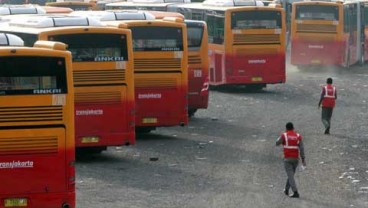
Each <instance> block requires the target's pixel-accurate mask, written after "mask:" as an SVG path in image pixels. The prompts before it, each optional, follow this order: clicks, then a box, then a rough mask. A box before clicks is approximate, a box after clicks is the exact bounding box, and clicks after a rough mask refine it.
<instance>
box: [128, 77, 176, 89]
mask: <svg viewBox="0 0 368 208" xmlns="http://www.w3.org/2000/svg"><path fill="white" fill-rule="evenodd" d="M135 87H136V88H137V89H152V88H154V89H177V87H178V83H177V79H175V78H135Z"/></svg>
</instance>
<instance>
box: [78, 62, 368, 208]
mask: <svg viewBox="0 0 368 208" xmlns="http://www.w3.org/2000/svg"><path fill="white" fill-rule="evenodd" d="M326 77H332V78H333V79H334V84H335V85H336V86H337V87H338V100H337V106H336V108H335V111H334V115H333V119H332V128H331V135H324V134H323V131H324V128H323V125H322V123H321V121H320V119H321V118H320V114H321V112H320V110H318V109H317V104H318V100H319V97H320V91H321V87H320V86H321V85H323V84H324V83H325V80H326ZM367 77H368V71H367V68H366V67H352V68H349V69H345V68H324V67H316V68H313V69H308V70H298V69H296V68H295V67H293V66H290V65H287V82H286V83H285V84H282V85H271V86H269V87H267V88H266V89H264V90H262V91H259V92H249V91H246V90H245V89H244V88H242V87H234V88H227V89H222V90H214V91H210V101H209V107H208V109H207V110H199V111H198V112H197V114H196V115H195V116H194V117H193V118H191V119H190V121H189V124H188V126H186V127H170V128H159V129H157V130H156V131H153V132H152V133H150V134H145V135H138V136H137V141H136V145H134V146H128V147H117V148H115V147H112V148H109V149H108V151H106V152H103V153H102V154H101V155H96V156H90V157H84V158H79V159H77V163H76V174H77V178H76V187H77V190H76V191H77V196H76V197H77V207H96V208H97V207H126V208H130V207H142V208H145V207H155V208H162V207H165V208H173V207H178V208H179V207H180V208H181V207H188V208H189V207H190V208H204V207H211V208H223V207H231V208H238V207H244V208H254V207H262V208H263V207H264V208H274V207H280V208H281V207H305V208H307V207H316V208H317V207H318V208H332V207H334V208H346V207H359V208H364V207H367V206H368V190H367V189H368V162H367V160H366V158H367V154H368V144H367V136H368V128H367V125H366V121H367V118H368V113H367V101H368V93H367V89H368V83H367ZM289 121H291V122H293V123H294V125H295V128H296V130H297V131H298V132H299V133H301V134H302V135H303V138H304V146H305V151H306V161H307V168H306V169H305V170H304V171H300V170H299V169H298V171H297V173H296V180H297V185H298V188H299V192H300V194H301V198H300V199H291V198H289V197H286V196H285V195H284V193H283V192H282V191H283V188H284V184H285V180H286V174H285V171H284V166H283V163H282V156H283V155H282V154H283V153H282V148H281V147H275V141H276V138H277V137H278V136H279V135H280V134H281V133H282V132H283V130H284V127H285V124H286V122H289ZM151 158H157V161H150V159H151Z"/></svg>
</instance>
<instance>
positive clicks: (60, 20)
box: [9, 15, 104, 28]
mask: <svg viewBox="0 0 368 208" xmlns="http://www.w3.org/2000/svg"><path fill="white" fill-rule="evenodd" d="M9 26H18V27H33V28H48V27H63V26H104V25H103V24H102V23H101V22H100V21H98V20H96V19H95V18H91V17H82V16H66V15H64V16H61V15H60V16H32V17H29V18H26V19H25V18H21V19H14V20H12V21H11V22H9Z"/></svg>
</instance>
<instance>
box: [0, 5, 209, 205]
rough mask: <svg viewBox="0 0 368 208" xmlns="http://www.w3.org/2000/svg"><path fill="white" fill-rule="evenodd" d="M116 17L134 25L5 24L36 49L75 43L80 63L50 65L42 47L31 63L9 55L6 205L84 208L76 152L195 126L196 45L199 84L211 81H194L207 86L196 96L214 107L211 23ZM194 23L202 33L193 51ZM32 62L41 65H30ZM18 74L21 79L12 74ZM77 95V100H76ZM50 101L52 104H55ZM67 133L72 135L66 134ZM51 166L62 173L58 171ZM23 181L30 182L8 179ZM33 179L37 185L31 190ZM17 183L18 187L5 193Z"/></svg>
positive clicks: (45, 19) (74, 58)
mask: <svg viewBox="0 0 368 208" xmlns="http://www.w3.org/2000/svg"><path fill="white" fill-rule="evenodd" d="M109 14H110V17H113V18H117V17H119V16H122V18H123V19H130V21H117V19H111V18H105V19H104V21H106V22H105V23H104V24H102V22H101V21H99V20H98V19H97V18H92V17H84V16H65V15H57V16H54V15H51V16H50V15H36V16H30V15H28V16H26V18H25V16H19V18H16V17H15V18H13V19H12V20H10V21H9V22H7V24H4V25H2V26H0V30H1V32H3V33H7V34H12V35H17V36H18V37H21V38H22V39H23V41H24V45H26V46H33V45H35V46H37V47H49V48H52V49H55V50H66V45H64V44H61V43H65V44H67V47H68V48H67V50H69V51H70V54H69V55H68V57H69V59H71V60H69V62H68V65H67V68H66V66H65V65H66V61H65V60H61V59H55V60H54V62H50V61H46V58H43V56H44V53H41V52H38V51H37V50H34V49H33V50H32V53H31V52H28V55H29V56H31V57H26V58H24V59H15V58H14V57H9V58H6V61H7V62H6V61H1V63H0V64H5V63H6V65H5V66H6V67H3V66H2V67H1V68H0V71H1V72H3V69H4V70H5V69H6V70H7V71H5V72H6V73H7V74H5V75H4V78H2V77H0V79H1V82H0V93H1V95H2V96H1V99H2V101H4V102H5V101H6V102H5V103H4V105H3V106H4V108H3V109H2V110H1V109H0V115H1V114H3V118H2V124H3V125H4V126H3V129H4V134H2V137H3V138H0V151H3V155H4V157H1V159H2V160H3V162H2V161H0V170H1V180H2V181H6V182H4V184H5V185H6V186H4V190H0V201H1V203H2V204H1V206H4V207H65V208H67V207H74V203H75V199H74V198H75V193H74V190H75V189H74V175H73V174H74V148H75V147H77V148H78V150H80V149H81V150H84V151H86V150H87V151H88V152H100V151H102V150H104V149H106V147H107V146H117V145H124V144H134V143H135V130H137V129H138V130H143V131H147V130H151V129H152V128H154V127H157V126H173V125H186V124H187V123H188V47H191V48H193V53H191V54H192V56H193V57H194V58H196V60H197V62H196V63H195V64H193V65H192V66H194V67H196V68H195V69H194V71H196V76H195V77H194V79H192V81H193V82H195V83H196V79H197V81H198V80H199V82H200V83H202V85H198V84H197V85H194V88H198V87H199V92H198V93H197V94H196V95H197V96H202V97H203V96H204V97H203V99H202V100H201V101H199V104H198V105H201V103H204V104H205V106H206V107H207V103H208V83H205V81H206V80H207V79H208V78H207V77H208V75H206V73H207V72H206V70H205V69H203V70H202V68H201V67H202V64H203V63H204V64H206V59H207V58H208V57H207V53H206V51H207V48H206V44H205V43H207V41H206V38H204V37H206V36H207V33H206V31H207V30H206V25H205V23H203V22H199V21H188V22H187V23H184V21H183V18H169V19H165V18H163V19H161V20H155V16H154V15H153V14H150V13H143V12H128V13H126V14H122V13H115V12H114V13H111V12H110V13H109ZM160 15H161V14H160ZM160 15H159V14H157V16H160ZM108 16H109V15H108ZM124 17H125V18H124ZM100 19H101V20H102V19H103V18H100ZM137 19H138V20H137ZM106 25H108V27H107V26H106ZM187 25H188V28H191V29H190V32H191V34H192V35H191V38H192V39H189V40H190V41H192V42H191V44H190V46H188V44H187V42H188V41H189V40H187ZM162 31H164V34H165V35H163V34H162ZM4 39H5V40H6V39H9V35H6V36H5V38H4ZM198 39H199V40H198ZM40 41H41V42H40ZM42 41H43V42H42ZM48 41H52V42H55V43H54V44H51V43H49V42H48ZM0 43H1V41H0ZM202 45H204V47H205V48H204V49H203V48H202ZM29 50H31V49H29ZM9 51H10V52H9V53H10V54H11V53H16V52H17V51H18V50H17V49H9ZM19 51H22V50H19ZM201 51H202V53H204V54H205V56H202V57H205V59H204V60H202V59H201V57H200V54H199V53H201ZM46 52H47V53H48V54H49V55H50V56H52V55H53V53H52V52H50V51H46ZM19 54H21V53H20V52H19ZM41 56H42V57H41ZM133 57H134V58H133ZM8 59H9V60H8ZM4 60H5V59H4ZM23 60H24V61H23ZM13 62H14V63H13ZM33 62H35V63H37V64H32V63H33ZM16 63H19V64H20V65H18V64H16ZM52 64H56V65H57V66H59V65H60V66H59V68H56V66H54V65H52ZM29 65H32V67H28V68H26V67H27V66H29ZM42 67H43V68H42ZM62 67H65V68H62ZM14 68H16V69H18V68H20V69H22V70H28V71H27V72H24V73H26V75H27V76H28V77H29V78H28V77H25V75H24V74H22V73H21V72H19V73H18V71H14V70H13V69H14ZM47 69H49V71H47ZM54 69H55V70H56V71H57V72H55V73H58V74H59V75H60V77H55V76H51V75H48V76H47V75H44V74H40V73H41V72H42V73H46V74H47V73H49V74H51V73H52V70H54ZM58 69H60V70H58ZM61 69H63V70H64V71H63V70H61ZM67 69H69V71H68V73H69V75H68V76H69V77H66V72H65V70H67ZM37 70H43V71H41V72H40V73H38V71H37ZM1 72H0V73H1ZM5 72H4V73H5ZM11 73H14V74H11ZM11 76H14V79H13V78H7V77H11ZM63 76H64V77H63ZM69 80H71V81H70V82H69ZM203 80H204V81H203ZM66 82H68V84H69V85H68V87H67V86H66ZM70 84H72V86H70ZM70 95H71V96H74V97H73V98H72V99H69V97H70ZM24 97H26V99H25V98H24ZM28 98H29V100H32V102H29V100H28ZM73 101H74V102H73ZM50 102H51V105H52V106H48V105H50ZM70 103H72V105H73V106H70ZM18 105H19V106H18ZM70 112H72V114H70ZM0 117H1V116H0ZM71 119H72V120H73V122H71ZM13 123H14V125H12V124H13ZM73 124H75V125H73ZM66 125H68V127H67V126H66ZM70 126H73V128H72V127H70ZM58 128H64V131H62V129H61V130H59V129H58ZM66 128H69V129H70V130H68V132H66V130H65V129H66ZM74 128H75V130H74ZM66 134H68V135H66ZM71 140H72V143H70V141H71ZM18 158H19V159H18ZM39 158H41V159H39ZM50 164H58V165H57V166H58V167H51V166H50ZM60 164H65V166H64V165H60ZM2 169H4V172H3V171H2ZM51 169H52V171H58V173H57V174H53V172H50V171H51ZM24 170H26V171H24ZM41 171H43V172H41ZM14 175H15V176H17V175H22V177H20V176H19V177H18V178H16V179H17V180H16V181H15V180H7V179H8V178H9V177H12V176H14ZM25 175H26V176H27V177H24V176H25ZM46 175H47V177H46ZM69 175H70V176H69ZM60 177H62V178H60ZM19 178H24V180H23V179H22V180H20V179H19ZM30 178H32V179H33V181H34V183H29V185H28V184H27V185H24V186H22V183H28V182H27V181H30ZM35 178H38V179H37V180H35ZM14 179H15V178H14ZM44 179H45V180H44ZM68 183H70V184H68ZM10 186H11V187H14V189H5V187H10ZM2 187H3V186H2ZM1 206H0V207H1Z"/></svg>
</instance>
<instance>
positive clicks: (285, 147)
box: [284, 133, 299, 149]
mask: <svg viewBox="0 0 368 208" xmlns="http://www.w3.org/2000/svg"><path fill="white" fill-rule="evenodd" d="M296 137H297V139H298V138H299V134H296ZM284 138H285V145H284V149H299V146H290V145H289V139H288V136H287V133H284ZM297 145H299V139H298V141H297Z"/></svg>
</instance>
